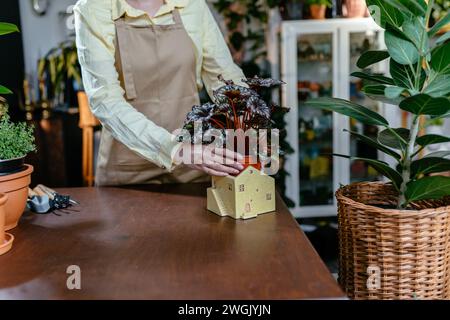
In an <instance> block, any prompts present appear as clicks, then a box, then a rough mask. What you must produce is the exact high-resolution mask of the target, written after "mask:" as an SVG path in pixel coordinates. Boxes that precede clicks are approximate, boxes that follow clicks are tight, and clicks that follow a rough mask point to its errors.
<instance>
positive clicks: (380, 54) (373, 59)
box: [356, 50, 389, 69]
mask: <svg viewBox="0 0 450 320" xmlns="http://www.w3.org/2000/svg"><path fill="white" fill-rule="evenodd" d="M387 58H389V52H387V51H386V50H379V51H366V52H364V53H363V54H362V55H361V56H360V57H359V59H358V62H356V65H357V66H358V68H360V69H365V68H367V67H368V66H371V65H373V64H375V63H377V62H380V61H383V60H385V59H387Z"/></svg>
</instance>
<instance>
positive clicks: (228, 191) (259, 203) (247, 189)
mask: <svg viewBox="0 0 450 320" xmlns="http://www.w3.org/2000/svg"><path fill="white" fill-rule="evenodd" d="M207 200H208V205H207V207H208V210H210V211H212V212H214V213H216V214H218V215H220V216H229V217H232V218H234V219H249V218H255V217H257V216H258V215H259V214H263V213H267V212H272V211H275V180H274V179H273V178H272V177H270V176H268V175H266V174H264V173H262V172H261V171H259V170H258V169H256V168H255V167H253V166H249V167H247V168H246V169H245V170H244V171H242V172H241V173H240V174H239V175H238V176H236V177H234V176H227V177H212V187H211V188H208V191H207Z"/></svg>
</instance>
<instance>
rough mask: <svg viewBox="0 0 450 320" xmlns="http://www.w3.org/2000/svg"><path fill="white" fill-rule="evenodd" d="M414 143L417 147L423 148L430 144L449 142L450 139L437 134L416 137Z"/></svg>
mask: <svg viewBox="0 0 450 320" xmlns="http://www.w3.org/2000/svg"><path fill="white" fill-rule="evenodd" d="M416 142H417V144H418V145H420V146H422V147H425V146H429V145H431V144H437V143H446V142H450V137H445V136H441V135H438V134H426V135H423V136H421V137H418V138H417V140H416Z"/></svg>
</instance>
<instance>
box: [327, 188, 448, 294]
mask: <svg viewBox="0 0 450 320" xmlns="http://www.w3.org/2000/svg"><path fill="white" fill-rule="evenodd" d="M336 198H337V200H338V221H339V260H340V261H339V283H340V285H341V287H342V288H343V290H344V291H345V292H346V294H347V295H348V296H349V297H350V298H352V299H450V198H446V199H444V200H439V201H426V202H425V201H423V202H420V203H415V204H414V205H413V208H412V209H413V210H395V209H383V208H382V206H387V207H390V206H392V205H395V203H396V191H395V189H394V188H393V187H392V185H389V184H384V183H380V182H369V183H355V184H351V185H348V186H345V187H342V188H340V189H339V190H338V191H337V192H336ZM380 206H381V207H380ZM427 208H431V209H427Z"/></svg>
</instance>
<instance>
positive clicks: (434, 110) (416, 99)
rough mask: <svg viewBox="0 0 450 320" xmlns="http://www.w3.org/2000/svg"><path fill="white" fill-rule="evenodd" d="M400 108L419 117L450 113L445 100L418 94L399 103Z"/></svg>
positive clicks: (448, 105)
mask: <svg viewBox="0 0 450 320" xmlns="http://www.w3.org/2000/svg"><path fill="white" fill-rule="evenodd" d="M400 108H401V109H403V110H405V111H408V112H411V113H414V114H417V115H420V114H426V115H431V116H440V115H442V114H446V113H447V112H449V111H450V100H448V99H447V98H442V97H441V98H433V97H431V96H429V95H427V94H418V95H415V96H412V97H409V98H406V99H405V100H403V101H402V102H401V103H400Z"/></svg>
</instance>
